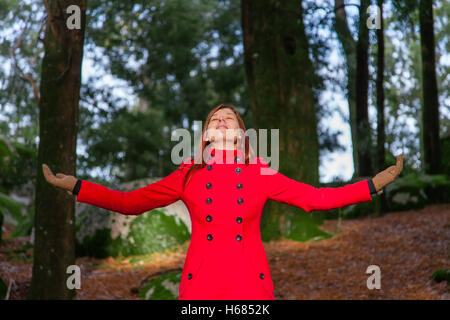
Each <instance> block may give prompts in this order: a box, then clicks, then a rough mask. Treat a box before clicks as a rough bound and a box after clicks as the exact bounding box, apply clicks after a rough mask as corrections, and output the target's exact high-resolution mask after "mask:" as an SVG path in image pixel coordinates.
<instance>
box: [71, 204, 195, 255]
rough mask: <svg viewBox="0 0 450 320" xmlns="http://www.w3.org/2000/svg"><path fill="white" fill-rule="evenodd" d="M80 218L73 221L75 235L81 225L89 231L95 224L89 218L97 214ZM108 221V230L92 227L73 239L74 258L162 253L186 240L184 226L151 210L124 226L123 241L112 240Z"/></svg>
mask: <svg viewBox="0 0 450 320" xmlns="http://www.w3.org/2000/svg"><path fill="white" fill-rule="evenodd" d="M83 214H84V215H83V216H82V217H80V219H79V221H77V227H76V232H77V233H79V232H80V230H81V228H84V227H83V224H84V225H86V224H90V225H89V227H93V226H92V225H93V224H95V223H96V222H95V221H94V220H91V219H89V216H90V215H94V214H99V213H98V212H92V211H86V212H84V213H83ZM91 217H92V216H91ZM110 217H111V216H110V215H106V216H105V217H104V219H106V221H108V220H109V219H110ZM109 221H111V225H110V226H108V223H106V225H105V224H103V227H100V228H96V227H95V226H94V227H93V228H92V230H91V231H90V232H89V234H87V235H85V236H83V237H82V238H81V239H79V237H78V236H77V243H76V255H77V256H94V257H98V258H105V257H109V256H112V257H117V256H119V255H122V256H124V257H129V256H134V255H142V254H148V253H153V252H159V251H163V250H165V249H168V248H172V247H174V246H176V245H178V244H182V243H184V242H185V241H187V240H189V239H190V234H189V230H188V229H187V227H186V225H185V224H184V223H182V222H180V221H179V219H178V218H177V217H175V216H171V215H167V214H166V213H165V212H164V211H162V210H152V211H150V212H147V213H144V214H141V215H139V216H138V217H136V218H135V219H134V220H132V221H131V222H127V224H129V226H124V227H129V230H128V232H127V233H126V235H124V236H123V237H122V236H116V237H115V238H113V236H112V229H113V228H114V227H113V225H112V224H113V223H115V221H114V219H113V220H109ZM99 225H100V224H99Z"/></svg>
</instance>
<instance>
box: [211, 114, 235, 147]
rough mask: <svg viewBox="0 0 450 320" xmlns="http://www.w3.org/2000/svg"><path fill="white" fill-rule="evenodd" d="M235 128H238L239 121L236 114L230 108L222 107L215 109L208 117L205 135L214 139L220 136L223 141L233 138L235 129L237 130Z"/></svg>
mask: <svg viewBox="0 0 450 320" xmlns="http://www.w3.org/2000/svg"><path fill="white" fill-rule="evenodd" d="M236 129H239V122H238V120H237V117H236V115H235V114H234V112H233V111H232V110H231V109H229V108H223V109H220V110H217V111H216V112H215V113H214V114H213V115H212V117H211V118H210V120H209V124H208V128H207V136H209V137H210V138H211V137H212V136H214V138H215V141H217V140H218V139H217V138H220V137H222V139H223V141H224V142H225V141H226V140H230V141H231V140H234V136H235V135H236V134H237V131H239V130H236ZM227 130H228V131H227Z"/></svg>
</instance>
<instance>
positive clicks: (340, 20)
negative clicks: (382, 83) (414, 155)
mask: <svg viewBox="0 0 450 320" xmlns="http://www.w3.org/2000/svg"><path fill="white" fill-rule="evenodd" d="M334 12H335V14H334V30H335V31H336V34H337V36H338V39H339V42H340V43H341V46H342V49H343V52H344V58H345V62H346V67H347V85H346V91H347V102H348V111H349V115H350V136H351V139H352V145H353V146H356V145H357V141H356V131H357V130H356V127H357V126H356V43H357V42H356V41H355V40H354V39H353V36H352V33H351V32H350V28H349V26H348V22H347V14H346V12H345V4H344V0H335V1H334ZM352 150H353V151H352V154H353V166H354V168H355V174H356V173H357V168H358V167H359V161H358V153H357V148H356V147H354V148H353V149H352Z"/></svg>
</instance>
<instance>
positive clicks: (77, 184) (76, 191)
mask: <svg viewBox="0 0 450 320" xmlns="http://www.w3.org/2000/svg"><path fill="white" fill-rule="evenodd" d="M80 188H81V180H80V179H78V180H77V183H75V187H73V191H72V193H73V194H74V195H78V192H80Z"/></svg>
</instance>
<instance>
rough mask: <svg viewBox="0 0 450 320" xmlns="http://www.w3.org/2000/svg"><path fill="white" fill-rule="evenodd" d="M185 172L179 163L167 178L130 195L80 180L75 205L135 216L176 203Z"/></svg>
mask: <svg viewBox="0 0 450 320" xmlns="http://www.w3.org/2000/svg"><path fill="white" fill-rule="evenodd" d="M185 161H186V160H185ZM186 168H187V165H186V163H185V162H183V163H182V164H181V165H180V166H179V168H178V169H177V170H176V171H174V172H172V173H171V174H170V175H168V176H166V177H164V178H162V179H161V180H159V181H156V182H153V183H151V184H149V185H148V186H146V187H142V188H139V189H137V190H133V191H118V190H111V189H109V188H107V187H105V186H102V185H99V184H96V183H94V182H90V181H87V180H82V182H81V188H80V190H79V193H78V195H77V197H76V201H77V202H83V203H87V204H90V205H94V206H96V207H100V208H103V209H107V210H111V211H115V212H118V213H121V214H125V215H139V214H142V213H144V212H146V211H149V210H152V209H155V208H160V207H165V206H168V205H169V204H172V203H174V202H175V201H177V200H180V198H181V195H182V192H183V191H182V183H183V179H184V175H185V173H186V172H187V170H186Z"/></svg>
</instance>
